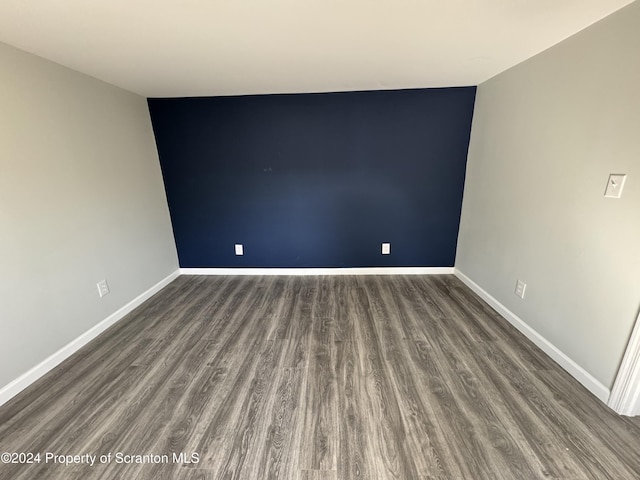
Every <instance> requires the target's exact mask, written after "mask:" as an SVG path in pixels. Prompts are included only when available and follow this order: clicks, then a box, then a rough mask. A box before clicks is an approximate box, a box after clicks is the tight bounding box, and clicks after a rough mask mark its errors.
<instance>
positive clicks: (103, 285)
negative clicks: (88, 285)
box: [97, 280, 110, 298]
mask: <svg viewBox="0 0 640 480" xmlns="http://www.w3.org/2000/svg"><path fill="white" fill-rule="evenodd" d="M97 285H98V295H100V298H102V297H104V296H105V295H108V294H109V292H110V290H109V284H108V283H107V281H106V280H100V281H99V282H98V283H97Z"/></svg>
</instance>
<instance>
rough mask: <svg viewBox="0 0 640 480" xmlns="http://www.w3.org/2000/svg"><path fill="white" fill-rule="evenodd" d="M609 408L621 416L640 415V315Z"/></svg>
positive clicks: (612, 391) (623, 359)
mask: <svg viewBox="0 0 640 480" xmlns="http://www.w3.org/2000/svg"><path fill="white" fill-rule="evenodd" d="M609 407H610V408H612V409H613V410H614V411H615V412H617V413H619V414H620V415H627V416H632V417H633V416H636V415H640V314H639V315H638V319H637V320H636V324H635V326H634V328H633V333H631V338H630V339H629V343H628V345H627V349H626V352H625V354H624V357H623V358H622V363H621V364H620V368H619V369H618V374H617V375H616V380H615V382H614V383H613V388H612V389H611V396H610V397H609Z"/></svg>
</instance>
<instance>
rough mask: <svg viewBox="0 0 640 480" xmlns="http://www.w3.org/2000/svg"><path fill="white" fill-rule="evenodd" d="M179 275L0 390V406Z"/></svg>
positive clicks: (171, 275) (160, 283)
mask: <svg viewBox="0 0 640 480" xmlns="http://www.w3.org/2000/svg"><path fill="white" fill-rule="evenodd" d="M179 275H180V272H179V271H177V270H176V271H175V272H173V273H171V274H170V275H169V276H167V277H166V278H164V279H162V280H160V281H159V282H158V283H156V284H155V285H153V286H152V287H151V288H149V289H148V290H146V291H145V292H143V293H141V294H140V295H138V296H137V297H136V298H134V299H133V300H131V301H130V302H129V303H127V304H126V305H124V306H123V307H121V308H119V309H118V310H116V311H115V312H114V313H112V314H111V315H109V316H108V317H107V318H105V319H104V320H102V321H101V322H100V323H98V324H97V325H94V326H93V327H91V328H90V329H89V330H87V331H86V332H84V333H83V334H81V335H80V336H79V337H77V338H75V339H74V340H72V341H71V342H69V343H68V344H67V345H65V346H64V347H62V348H61V349H60V350H58V351H57V352H55V353H53V354H52V355H50V356H49V357H47V358H46V359H44V360H43V361H42V362H40V363H39V364H38V365H36V366H35V367H33V368H32V369H30V370H29V371H27V372H25V373H23V374H22V375H20V376H19V377H18V378H16V379H15V380H13V381H12V382H10V383H9V384H7V385H5V386H4V387H2V388H0V405H3V404H5V403H7V402H8V401H9V400H10V399H12V398H13V397H15V396H16V395H17V394H18V393H20V392H21V391H22V390H24V389H25V388H27V387H28V386H29V385H31V384H32V383H34V382H35V381H36V380H38V379H39V378H40V377H42V376H44V375H45V374H46V373H48V372H49V371H51V370H52V369H53V368H55V367H56V366H58V365H59V364H60V363H62V362H63V361H64V360H66V359H67V358H69V357H70V356H71V355H73V354H74V353H75V352H77V351H78V350H80V348H82V347H84V346H85V345H86V344H87V343H89V342H90V341H91V340H93V339H94V338H96V337H97V336H98V335H100V334H101V333H102V332H104V331H105V330H106V329H107V328H109V327H110V326H112V325H113V324H115V323H117V322H118V321H119V320H121V319H122V318H124V317H125V316H126V315H127V314H128V313H130V312H131V311H133V310H134V309H135V308H137V307H138V306H140V305H141V304H142V303H144V302H145V301H146V300H148V299H149V298H151V297H152V296H153V295H155V294H156V293H158V292H159V291H160V290H162V289H163V288H164V287H166V286H167V285H168V284H169V283H171V282H172V281H173V280H175V279H176V278H177V277H178V276H179Z"/></svg>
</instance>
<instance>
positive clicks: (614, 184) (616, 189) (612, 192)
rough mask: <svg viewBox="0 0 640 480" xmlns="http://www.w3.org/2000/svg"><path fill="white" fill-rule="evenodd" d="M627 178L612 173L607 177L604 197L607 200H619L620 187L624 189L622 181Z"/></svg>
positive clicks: (623, 175)
mask: <svg viewBox="0 0 640 480" xmlns="http://www.w3.org/2000/svg"><path fill="white" fill-rule="evenodd" d="M626 179H627V176H626V175H625V174H623V173H612V174H611V175H609V180H608V181H607V189H606V190H605V191H604V196H605V197H608V198H620V196H621V195H622V187H624V181H625V180H626Z"/></svg>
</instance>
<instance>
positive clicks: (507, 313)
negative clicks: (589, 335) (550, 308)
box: [455, 269, 610, 403]
mask: <svg viewBox="0 0 640 480" xmlns="http://www.w3.org/2000/svg"><path fill="white" fill-rule="evenodd" d="M455 275H456V276H457V277H458V278H459V279H460V280H462V282H464V283H465V284H466V285H467V286H468V287H469V288H470V289H471V290H473V291H474V292H475V293H476V294H478V296H479V297H480V298H482V299H483V300H484V301H485V302H487V303H488V304H489V305H491V307H493V309H494V310H496V311H497V312H498V313H499V314H500V315H502V316H503V317H504V318H505V319H506V320H507V321H508V322H509V323H510V324H511V325H513V326H514V327H516V328H517V329H518V330H519V331H520V332H521V333H522V334H524V336H526V337H527V338H528V339H529V340H531V341H532V342H533V343H535V344H536V345H537V346H538V347H540V349H542V351H544V352H545V353H546V354H547V355H549V356H550V357H551V358H552V359H553V360H555V362H556V363H557V364H558V365H560V366H561V367H562V368H564V369H565V370H566V371H567V372H568V373H569V374H570V375H571V376H572V377H574V378H575V379H576V380H578V381H579V382H580V383H581V384H582V385H584V386H585V387H586V388H587V389H588V390H589V391H590V392H591V393H593V394H594V395H595V396H596V397H598V398H599V399H600V400H601V401H603V402H604V403H607V401H608V399H609V394H610V392H609V389H608V388H607V387H605V386H604V385H603V384H602V383H600V382H599V381H598V380H596V379H595V378H594V377H593V376H592V375H591V374H590V373H589V372H587V371H586V370H585V369H584V368H582V367H581V366H580V365H578V364H577V363H576V362H574V361H573V360H571V358H569V357H568V356H567V355H566V354H564V353H563V352H562V351H561V350H560V349H559V348H558V347H556V346H555V345H553V344H552V343H551V342H550V341H549V340H547V339H546V338H544V337H543V336H542V335H540V334H539V333H538V332H536V331H535V330H534V329H533V328H531V327H530V326H529V325H527V323H526V322H525V321H524V320H522V319H521V318H520V317H518V316H517V315H516V314H514V313H513V312H512V311H511V310H509V309H508V308H507V307H505V306H504V305H502V304H501V303H500V302H499V301H498V300H496V299H495V298H494V297H493V296H491V295H490V294H489V293H488V292H487V291H485V290H484V289H483V288H482V287H480V285H478V284H477V283H476V282H474V281H473V280H471V279H470V278H469V277H467V276H466V275H465V274H464V273H462V272H461V271H460V270H458V269H455Z"/></svg>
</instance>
